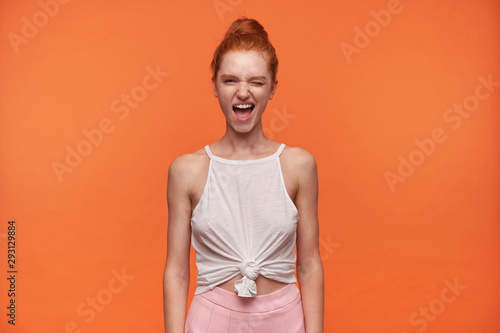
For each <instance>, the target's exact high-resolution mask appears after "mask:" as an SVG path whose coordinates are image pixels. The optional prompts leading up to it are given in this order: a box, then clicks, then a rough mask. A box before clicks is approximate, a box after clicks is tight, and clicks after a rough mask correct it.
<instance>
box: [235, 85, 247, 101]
mask: <svg viewBox="0 0 500 333" xmlns="http://www.w3.org/2000/svg"><path fill="white" fill-rule="evenodd" d="M249 95H250V93H249V91H248V86H247V85H246V84H245V83H242V84H240V85H239V86H238V90H237V91H236V96H238V98H240V99H246V98H248V96H249Z"/></svg>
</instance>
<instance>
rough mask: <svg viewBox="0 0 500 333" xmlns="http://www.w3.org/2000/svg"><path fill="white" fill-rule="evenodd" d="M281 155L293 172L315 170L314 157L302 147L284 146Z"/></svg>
mask: <svg viewBox="0 0 500 333" xmlns="http://www.w3.org/2000/svg"><path fill="white" fill-rule="evenodd" d="M282 156H283V160H284V161H285V163H286V164H287V166H288V167H289V168H290V169H291V170H293V171H294V173H304V172H307V173H309V172H316V168H317V166H316V159H315V158H314V156H313V155H312V154H311V153H310V152H309V151H307V150H305V149H303V148H300V147H290V146H286V147H285V149H284V151H283V154H282Z"/></svg>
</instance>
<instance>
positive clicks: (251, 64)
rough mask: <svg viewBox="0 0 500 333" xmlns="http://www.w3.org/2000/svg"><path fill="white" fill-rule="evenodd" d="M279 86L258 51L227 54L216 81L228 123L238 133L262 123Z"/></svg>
mask: <svg viewBox="0 0 500 333" xmlns="http://www.w3.org/2000/svg"><path fill="white" fill-rule="evenodd" d="M276 84H277V81H276V82H272V81H271V74H270V73H269V69H268V66H267V62H266V61H265V59H264V58H263V56H262V55H261V54H260V53H258V52H256V51H231V52H228V53H226V54H225V55H224V58H223V60H222V63H221V65H220V68H219V72H218V73H217V77H216V79H215V80H214V81H212V86H213V90H214V94H215V97H217V98H218V99H219V105H220V107H221V109H222V112H223V113H224V116H225V117H226V122H227V123H228V124H229V126H231V127H232V128H233V129H234V130H235V131H237V132H249V131H250V130H251V129H252V128H254V127H255V125H256V124H258V123H259V122H260V121H261V118H262V114H263V113H264V110H265V109H266V106H267V102H268V101H269V100H271V99H273V96H274V93H275V91H276Z"/></svg>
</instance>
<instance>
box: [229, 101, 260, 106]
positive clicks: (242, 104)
mask: <svg viewBox="0 0 500 333" xmlns="http://www.w3.org/2000/svg"><path fill="white" fill-rule="evenodd" d="M247 104H250V105H253V106H255V103H252V102H245V103H241V102H239V103H234V104H233V105H232V106H236V105H247Z"/></svg>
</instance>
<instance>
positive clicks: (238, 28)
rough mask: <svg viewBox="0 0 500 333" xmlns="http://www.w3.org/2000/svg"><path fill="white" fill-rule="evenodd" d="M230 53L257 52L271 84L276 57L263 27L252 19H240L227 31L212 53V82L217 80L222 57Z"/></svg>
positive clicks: (276, 61) (273, 77) (273, 78)
mask: <svg viewBox="0 0 500 333" xmlns="http://www.w3.org/2000/svg"><path fill="white" fill-rule="evenodd" d="M230 51H257V52H260V53H261V54H262V55H263V56H264V59H265V60H266V62H267V66H268V68H269V72H270V73H271V79H272V82H274V81H275V80H276V74H277V73H278V57H277V56H276V50H275V49H274V47H273V45H272V44H271V42H269V37H268V36H267V32H266V31H265V30H264V27H263V26H262V25H261V24H260V23H259V22H257V21H256V20H254V19H249V18H240V19H238V20H236V21H234V22H233V24H231V26H230V27H229V29H227V32H226V35H225V36H224V40H223V41H222V42H220V44H219V46H218V47H217V49H216V50H215V52H214V57H213V59H212V63H211V65H210V66H211V68H212V80H215V79H216V78H217V73H218V72H219V68H220V64H221V63H222V59H223V58H224V55H225V54H226V53H228V52H230Z"/></svg>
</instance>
